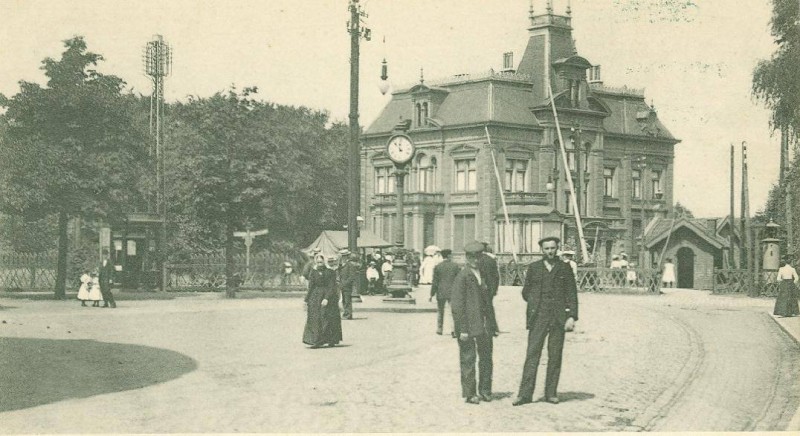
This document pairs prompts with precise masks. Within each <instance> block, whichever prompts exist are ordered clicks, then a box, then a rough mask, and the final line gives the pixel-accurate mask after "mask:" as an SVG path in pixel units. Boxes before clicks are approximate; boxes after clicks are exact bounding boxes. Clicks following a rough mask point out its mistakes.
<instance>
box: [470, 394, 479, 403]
mask: <svg viewBox="0 0 800 436" xmlns="http://www.w3.org/2000/svg"><path fill="white" fill-rule="evenodd" d="M467 403H469V404H480V403H481V400H480V398H478V397H477V396H476V395H473V396H471V397H469V398H467Z"/></svg>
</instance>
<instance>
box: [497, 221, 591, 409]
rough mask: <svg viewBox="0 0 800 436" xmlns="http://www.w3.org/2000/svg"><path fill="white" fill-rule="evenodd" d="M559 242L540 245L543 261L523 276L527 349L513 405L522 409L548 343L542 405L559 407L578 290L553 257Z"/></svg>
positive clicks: (550, 240) (545, 241)
mask: <svg viewBox="0 0 800 436" xmlns="http://www.w3.org/2000/svg"><path fill="white" fill-rule="evenodd" d="M560 242H561V240H560V239H558V238H556V237H552V236H551V237H547V238H543V239H542V240H540V241H539V246H540V247H541V248H542V251H543V252H544V255H545V256H544V258H543V259H541V260H539V261H536V262H533V263H531V265H530V266H529V267H528V271H527V273H526V275H525V285H524V286H523V287H522V298H523V299H524V300H525V301H526V302H527V303H528V307H527V310H526V315H527V328H528V348H527V354H526V357H525V365H524V367H523V369H522V381H521V382H520V387H519V394H518V395H517V398H516V400H514V402H513V403H512V404H513V405H514V406H521V405H523V404H527V403H530V402H532V401H533V390H534V387H535V386H536V371H537V369H538V368H539V359H540V358H541V356H542V347H543V346H544V341H545V339H547V356H548V357H547V379H546V381H545V396H544V398H545V401H547V402H548V403H552V404H558V402H559V400H558V394H557V388H558V379H559V376H560V375H561V354H562V352H563V349H564V332H565V331H571V330H572V329H573V328H574V325H575V321H577V320H578V290H577V287H576V285H575V276H574V275H573V273H572V268H570V266H569V265H568V264H567V263H564V262H563V261H561V260H560V259H559V258H558V257H556V252H557V251H558V246H559V243H560Z"/></svg>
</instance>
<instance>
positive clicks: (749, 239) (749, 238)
mask: <svg viewBox="0 0 800 436" xmlns="http://www.w3.org/2000/svg"><path fill="white" fill-rule="evenodd" d="M747 178H748V177H747V142H745V141H742V218H743V219H744V234H745V249H746V250H747V272H748V274H747V276H748V280H747V284H748V287H749V292H748V294H749V295H750V296H751V297H757V296H758V295H759V293H760V292H759V290H758V289H757V288H756V281H755V276H754V273H755V264H756V262H757V260H756V259H755V253H754V252H753V251H754V250H753V248H754V246H755V243H756V242H755V241H754V240H753V229H752V227H751V226H750V188H749V186H748V183H747Z"/></svg>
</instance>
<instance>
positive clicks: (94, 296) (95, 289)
mask: <svg viewBox="0 0 800 436" xmlns="http://www.w3.org/2000/svg"><path fill="white" fill-rule="evenodd" d="M89 299H90V300H92V301H102V300H103V294H101V293H100V279H98V278H97V277H94V278H93V279H92V287H91V288H90V289H89Z"/></svg>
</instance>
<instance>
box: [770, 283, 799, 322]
mask: <svg viewBox="0 0 800 436" xmlns="http://www.w3.org/2000/svg"><path fill="white" fill-rule="evenodd" d="M772 313H774V314H775V315H778V316H795V315H800V308H798V304H797V289H796V287H795V285H794V281H793V280H781V282H780V283H779V284H778V298H776V299H775V310H774V311H773V312H772Z"/></svg>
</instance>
